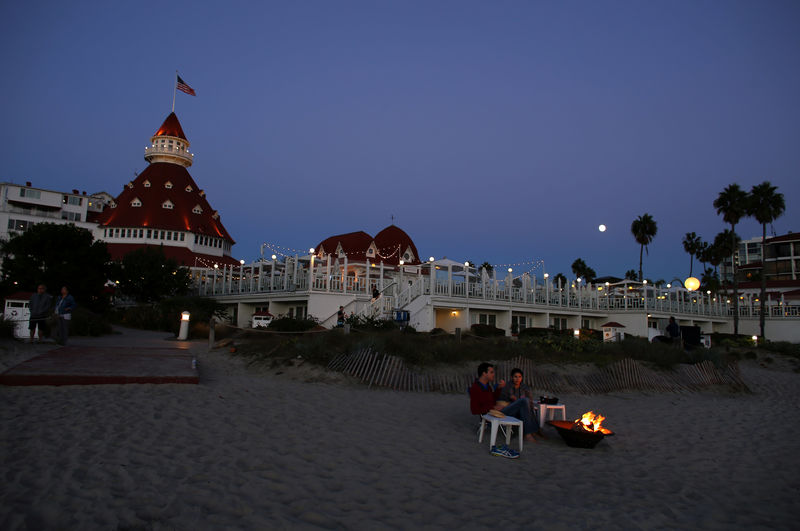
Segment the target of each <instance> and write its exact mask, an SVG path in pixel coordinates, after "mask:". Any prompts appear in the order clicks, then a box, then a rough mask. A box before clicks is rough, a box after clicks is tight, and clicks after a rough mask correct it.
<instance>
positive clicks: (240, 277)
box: [239, 262, 244, 293]
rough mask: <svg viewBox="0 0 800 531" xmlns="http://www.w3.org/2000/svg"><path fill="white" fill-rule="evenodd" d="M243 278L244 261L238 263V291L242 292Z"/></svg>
mask: <svg viewBox="0 0 800 531" xmlns="http://www.w3.org/2000/svg"><path fill="white" fill-rule="evenodd" d="M243 280H244V263H241V262H240V263H239V293H241V292H242V287H243V286H242V284H243V283H244V282H243Z"/></svg>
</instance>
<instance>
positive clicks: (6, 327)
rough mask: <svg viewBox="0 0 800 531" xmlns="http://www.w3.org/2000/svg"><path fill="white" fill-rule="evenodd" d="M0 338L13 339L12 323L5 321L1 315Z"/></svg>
mask: <svg viewBox="0 0 800 531" xmlns="http://www.w3.org/2000/svg"><path fill="white" fill-rule="evenodd" d="M0 337H4V338H10V339H14V322H13V321H6V320H5V318H4V317H3V316H2V315H0Z"/></svg>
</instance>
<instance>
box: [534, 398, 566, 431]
mask: <svg viewBox="0 0 800 531" xmlns="http://www.w3.org/2000/svg"><path fill="white" fill-rule="evenodd" d="M556 411H561V420H567V406H565V405H564V404H539V428H544V421H545V417H546V416H547V415H548V414H549V415H550V420H553V418H554V417H555V414H556Z"/></svg>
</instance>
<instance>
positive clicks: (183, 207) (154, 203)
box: [97, 115, 234, 244]
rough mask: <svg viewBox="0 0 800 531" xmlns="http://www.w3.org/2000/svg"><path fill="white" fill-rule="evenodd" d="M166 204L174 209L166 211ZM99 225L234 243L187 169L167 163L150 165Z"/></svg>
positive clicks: (102, 218)
mask: <svg viewBox="0 0 800 531" xmlns="http://www.w3.org/2000/svg"><path fill="white" fill-rule="evenodd" d="M173 116H174V115H173ZM176 123H177V121H176ZM179 127H180V126H179ZM136 199H138V201H135V200H136ZM166 201H169V202H170V203H171V204H172V208H164V203H165V202H166ZM134 204H135V205H138V206H134ZM196 207H199V208H196ZM97 222H98V223H99V225H100V227H147V228H153V229H164V230H178V231H189V232H193V233H195V234H201V235H205V236H212V237H218V238H223V239H225V240H227V241H229V242H230V243H231V244H233V243H234V241H233V238H231V236H230V234H228V231H227V230H225V227H224V226H223V225H222V222H221V221H220V219H219V216H218V215H216V212H215V211H214V209H212V208H211V205H210V204H209V203H208V201H207V200H206V198H205V194H204V193H202V191H201V190H200V189H199V188H198V186H197V183H195V182H194V179H192V176H191V175H189V172H188V171H187V170H186V168H184V167H183V166H178V165H177V164H169V163H167V162H154V163H152V164H150V165H149V166H148V167H147V169H145V170H144V171H143V172H142V173H141V174H139V176H138V177H136V179H134V180H133V181H132V182H131V183H130V184H128V185H126V186H125V189H124V190H123V191H122V193H121V194H120V195H119V197H117V199H116V207H115V208H106V209H105V210H103V212H102V214H100V216H99V217H98V219H97Z"/></svg>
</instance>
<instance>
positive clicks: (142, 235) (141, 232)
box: [139, 229, 144, 238]
mask: <svg viewBox="0 0 800 531" xmlns="http://www.w3.org/2000/svg"><path fill="white" fill-rule="evenodd" d="M139 237H140V238H144V229H139Z"/></svg>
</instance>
